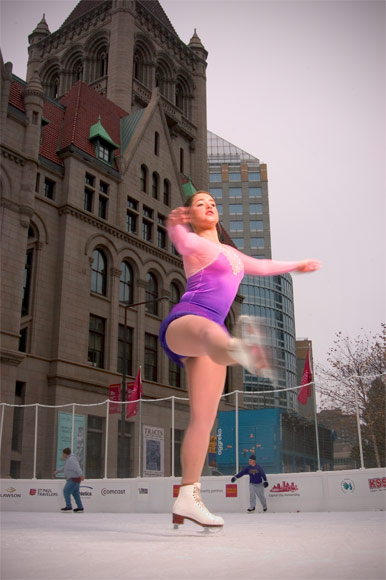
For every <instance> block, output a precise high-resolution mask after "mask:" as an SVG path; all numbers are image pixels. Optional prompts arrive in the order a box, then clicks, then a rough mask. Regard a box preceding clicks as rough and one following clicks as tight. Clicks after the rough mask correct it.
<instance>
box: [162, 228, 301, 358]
mask: <svg viewBox="0 0 386 580" xmlns="http://www.w3.org/2000/svg"><path fill="white" fill-rule="evenodd" d="M168 233H169V236H170V238H171V240H172V242H173V243H174V245H175V246H176V248H177V250H178V251H179V252H180V254H182V257H183V260H184V268H185V273H186V277H187V287H186V291H185V293H184V294H183V296H182V298H181V300H180V302H179V303H178V304H176V305H175V306H173V308H172V309H171V311H170V313H169V315H168V316H167V317H166V318H165V320H163V322H162V324H161V328H160V332H159V338H160V341H161V345H162V347H163V348H164V349H165V352H166V354H167V355H168V357H169V358H170V359H171V360H172V361H174V362H175V363H177V364H178V365H179V366H183V364H182V359H184V358H185V357H184V355H178V354H176V353H175V352H173V351H172V350H170V348H169V347H168V345H167V343H166V339H165V335H166V331H167V328H168V326H169V324H170V323H171V322H172V321H173V320H175V319H176V318H180V317H181V316H186V315H189V314H190V315H195V316H203V317H204V318H208V319H209V320H213V321H214V322H216V323H217V324H219V325H220V326H221V327H222V328H223V329H224V330H225V331H226V328H225V326H224V320H225V318H226V316H227V314H228V312H229V309H230V307H231V305H232V302H233V300H234V298H235V296H236V294H237V290H238V288H239V285H240V282H241V280H242V278H243V276H244V274H251V275H255V276H257V275H259V276H273V275H275V274H284V273H285V272H290V271H291V270H295V269H296V268H297V267H298V265H299V262H276V261H275V262H274V261H272V260H258V259H256V258H252V257H251V256H246V255H245V254H243V253H242V252H239V251H238V250H236V249H235V248H232V247H231V246H227V245H224V244H219V243H216V242H214V241H211V240H209V239H206V238H205V237H201V236H198V235H197V234H195V233H193V232H191V231H189V229H188V228H187V227H185V226H183V225H175V226H171V227H169V228H168Z"/></svg>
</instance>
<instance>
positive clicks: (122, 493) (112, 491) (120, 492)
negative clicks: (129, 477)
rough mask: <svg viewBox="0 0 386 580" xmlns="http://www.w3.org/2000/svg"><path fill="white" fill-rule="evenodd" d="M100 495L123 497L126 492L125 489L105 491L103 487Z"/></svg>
mask: <svg viewBox="0 0 386 580" xmlns="http://www.w3.org/2000/svg"><path fill="white" fill-rule="evenodd" d="M101 494H102V495H113V496H114V495H125V494H126V490H125V489H107V488H106V487H103V488H102V489H101Z"/></svg>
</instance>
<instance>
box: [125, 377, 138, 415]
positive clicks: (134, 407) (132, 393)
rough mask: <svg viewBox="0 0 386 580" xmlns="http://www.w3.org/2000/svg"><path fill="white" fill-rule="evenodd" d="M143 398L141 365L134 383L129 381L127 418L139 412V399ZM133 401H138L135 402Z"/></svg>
mask: <svg viewBox="0 0 386 580" xmlns="http://www.w3.org/2000/svg"><path fill="white" fill-rule="evenodd" d="M141 398H142V381H141V367H140V368H139V369H138V372H137V377H136V379H135V381H134V383H127V401H128V403H127V405H126V419H129V417H135V415H136V414H137V413H138V399H141ZM132 401H136V402H135V403H134V402H132Z"/></svg>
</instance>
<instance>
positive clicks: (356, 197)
mask: <svg viewBox="0 0 386 580" xmlns="http://www.w3.org/2000/svg"><path fill="white" fill-rule="evenodd" d="M76 4H77V2H75V1H72V0H62V1H60V2H59V1H55V0H51V1H45V2H41V1H37V0H36V1H35V0H26V1H19V0H11V1H8V0H1V14H0V16H1V39H0V46H1V49H2V52H3V58H4V61H5V62H7V61H11V62H12V63H13V65H14V66H13V72H14V74H16V75H18V76H19V77H21V78H22V79H25V76H26V62H27V46H28V40H27V36H28V34H30V33H31V32H32V30H33V29H34V28H35V26H36V25H37V23H38V22H39V20H40V19H41V17H42V15H43V13H45V17H46V21H47V23H48V26H49V28H50V31H51V32H54V31H55V30H57V28H58V27H59V26H60V25H61V24H62V23H63V21H64V20H65V18H66V17H67V16H68V14H69V13H70V12H71V10H72V9H73V8H74V7H75V6H76ZM161 5H162V6H163V8H164V10H165V12H166V13H167V15H168V17H169V19H170V21H171V23H172V24H173V26H174V28H175V30H176V32H177V34H178V35H179V37H180V38H181V40H182V41H183V42H185V43H188V42H189V40H190V38H191V37H192V35H193V33H194V29H196V30H197V34H198V36H199V37H200V38H201V41H202V43H203V44H204V46H205V48H206V49H207V50H208V52H209V56H208V69H207V97H208V129H209V130H210V131H213V132H214V133H216V134H217V135H219V136H220V137H222V138H223V139H226V140H227V141H230V142H231V143H233V144H234V145H236V146H237V147H240V148H241V149H244V150H245V151H247V152H248V153H250V154H251V155H254V156H255V157H257V158H259V159H260V161H261V162H262V163H266V164H267V166H268V178H269V200H270V219H271V238H272V253H273V258H275V259H278V260H285V259H288V260H291V259H301V258H305V257H313V258H318V259H320V260H322V262H323V269H322V270H320V271H319V272H317V273H315V274H312V275H303V276H300V275H294V276H293V278H294V292H295V314H296V334H297V336H298V337H308V338H309V339H311V340H312V341H313V349H314V359H315V362H316V363H323V362H324V361H325V359H326V353H327V350H328V349H329V347H330V346H332V343H333V340H334V336H335V333H336V332H338V331H342V332H343V333H345V334H347V335H349V336H351V337H353V338H355V337H356V336H357V335H358V334H360V333H362V332H363V331H366V332H374V331H378V330H379V329H380V324H381V322H383V321H385V320H386V316H385V310H386V298H385V296H386V290H385V269H386V268H385V263H386V256H385V246H386V243H385V241H386V240H385V2H384V1H383V0H374V1H373V0H364V1H360V0H358V1H351V0H345V1H335V0H322V1H319V0H304V1H293V0H283V1H280V0H278V1H275V0H267V1H263V0H250V1H243V0H231V1H223V0H209V1H205V2H204V1H199V0H178V1H177V0H161ZM362 329H363V330H362Z"/></svg>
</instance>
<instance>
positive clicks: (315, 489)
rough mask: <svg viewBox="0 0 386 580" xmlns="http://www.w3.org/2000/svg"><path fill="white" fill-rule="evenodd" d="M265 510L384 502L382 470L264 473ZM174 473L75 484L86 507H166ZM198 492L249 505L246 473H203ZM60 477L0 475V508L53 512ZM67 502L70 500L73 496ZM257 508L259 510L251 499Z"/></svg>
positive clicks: (223, 504) (224, 508)
mask: <svg viewBox="0 0 386 580" xmlns="http://www.w3.org/2000/svg"><path fill="white" fill-rule="evenodd" d="M267 478H268V482H269V485H268V487H267V488H266V489H265V497H266V499H267V505H268V510H269V511H270V512H323V511H377V510H384V509H385V503H386V501H385V500H386V470H385V469H357V470H347V471H320V472H316V473H282V474H269V475H267ZM179 482H180V479H177V478H173V477H167V478H161V477H153V478H134V479H86V480H84V481H83V482H82V484H81V487H80V492H81V497H82V502H83V505H84V508H85V510H87V511H88V512H96V513H97V512H105V513H116V512H120V513H122V512H123V513H167V512H170V511H171V508H172V505H173V502H174V499H175V497H176V495H177V493H178V486H179ZM201 484H202V485H201V497H202V500H203V501H204V503H205V504H206V505H207V507H208V508H209V509H210V510H213V511H214V512H220V513H227V512H244V511H246V509H247V508H248V507H249V477H248V476H244V477H242V478H239V479H238V480H237V482H236V483H234V484H233V483H231V481H230V477H229V476H226V477H225V476H220V477H203V478H202V479H201ZM63 486H64V480H63V479H1V480H0V510H2V511H23V512H35V511H36V512H55V511H58V510H60V508H62V507H64V499H63ZM73 507H75V504H74V502H73ZM256 510H257V511H262V508H261V505H260V504H259V502H257V506H256Z"/></svg>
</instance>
